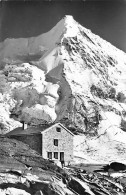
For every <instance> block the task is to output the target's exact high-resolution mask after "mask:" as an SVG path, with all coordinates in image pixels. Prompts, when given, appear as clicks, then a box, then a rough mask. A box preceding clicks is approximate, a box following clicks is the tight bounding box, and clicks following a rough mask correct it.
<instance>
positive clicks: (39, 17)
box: [0, 0, 126, 52]
mask: <svg viewBox="0 0 126 195" xmlns="http://www.w3.org/2000/svg"><path fill="white" fill-rule="evenodd" d="M65 15H72V16H73V17H74V19H75V20H76V21H78V22H79V23H80V24H81V25H83V26H84V27H86V28H88V29H90V30H91V31H92V32H93V33H95V34H97V35H99V36H100V37H102V38H104V39H105V40H107V41H109V42H111V43H112V44H113V45H115V46H116V47H117V48H120V49H121V50H123V51H125V52H126V1H123V0H122V1H121V0H118V1H116V0H115V1H114V0H113V1H103V0H101V1H95V0H94V1H79V0H78V1H77V0H70V1H67V0H59V1H54V0H52V1H51V0H50V1H41V2H40V1H36V2H34V1H32V2H31V1H24V2H21V1H15V2H13V1H12V2H1V3H0V41H3V40H5V39H6V38H19V37H32V36H37V35H40V34H42V33H45V32H47V31H49V30H50V29H51V28H52V27H53V26H55V25H56V23H57V22H58V21H59V20H61V19H62V18H63V17H64V16H65Z"/></svg>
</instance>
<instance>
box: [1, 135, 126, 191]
mask: <svg viewBox="0 0 126 195" xmlns="http://www.w3.org/2000/svg"><path fill="white" fill-rule="evenodd" d="M93 166H94V169H93ZM93 166H92V165H88V166H87V165H85V164H80V165H79V164H78V165H71V166H69V167H65V168H64V169H62V168H60V167H58V166H57V165H56V164H55V163H54V162H52V161H50V160H45V159H43V158H42V157H41V156H40V155H39V154H37V153H36V152H35V151H34V150H32V149H30V148H29V146H28V145H26V144H23V143H22V142H19V141H17V140H14V139H8V138H5V137H0V194H1V195H12V194H13V195H21V194H22V195H52V194H55V195H81V194H86V195H95V194H99V195H108V194H114V195H119V194H121V195H123V194H124V195H125V194H126V185H125V178H126V174H125V168H126V165H124V164H122V163H117V162H113V163H111V164H110V165H106V166H102V165H101V169H99V172H98V165H96V167H95V165H93ZM99 166H100V165H99ZM108 167H109V169H111V170H110V171H108V170H105V169H106V168H108ZM120 170H123V171H124V172H119V171H120ZM115 171H117V172H115Z"/></svg>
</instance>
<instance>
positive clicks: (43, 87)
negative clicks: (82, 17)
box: [0, 16, 126, 159]
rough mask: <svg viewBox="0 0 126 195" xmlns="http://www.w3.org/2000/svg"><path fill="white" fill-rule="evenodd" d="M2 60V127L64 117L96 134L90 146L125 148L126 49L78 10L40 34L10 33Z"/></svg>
mask: <svg viewBox="0 0 126 195" xmlns="http://www.w3.org/2000/svg"><path fill="white" fill-rule="evenodd" d="M0 64H1V70H0V101H1V103H0V110H1V112H0V125H1V133H5V132H8V131H11V130H12V129H13V128H15V127H18V126H21V125H22V124H21V122H22V121H24V122H26V123H28V124H29V125H45V124H47V123H49V124H51V123H55V122H61V123H63V124H64V125H65V126H66V127H67V128H69V129H71V131H74V132H80V133H83V134H85V136H88V137H90V139H88V143H86V146H87V148H85V151H86V150H87V149H88V148H89V147H91V148H92V150H97V149H99V147H101V144H100V143H102V147H103V148H102V151H103V150H104V149H105V147H106V145H104V144H103V142H105V143H111V141H112V143H111V147H112V148H113V150H115V148H116V143H117V142H118V143H119V142H120V143H121V144H122V145H123V144H124V146H123V148H125V144H126V141H125V140H126V133H125V131H126V77H125V75H126V54H125V53H124V52H123V51H121V50H119V49H117V48H116V47H114V46H113V45H111V44H110V43H108V42H107V41H105V40H103V39H102V38H100V37H99V36H97V35H95V34H93V33H92V32H91V31H90V30H88V29H86V28H84V27H83V26H81V25H80V24H79V23H77V22H76V21H75V20H74V19H73V17H72V16H66V17H64V18H63V19H62V20H61V21H59V22H58V23H57V25H56V26H55V27H53V28H52V29H51V30H50V31H49V32H47V33H44V34H42V35H40V36H38V37H30V38H19V39H6V40H5V41H4V42H2V43H0ZM85 139H86V137H85ZM92 139H93V140H92ZM94 140H96V142H95V141H94ZM113 140H114V141H113ZM115 142H116V143H115ZM82 143H83V141H82ZM99 144H100V145H99ZM86 146H85V145H84V146H83V148H84V147H86ZM107 147H108V148H110V147H109V144H107ZM113 150H111V151H113ZM116 153H118V150H117V151H116ZM101 156H102V154H101ZM120 156H121V157H122V158H124V150H123V149H122V147H121V149H120ZM120 159H121V158H120Z"/></svg>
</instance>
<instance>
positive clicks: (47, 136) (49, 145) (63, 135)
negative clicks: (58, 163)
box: [42, 125, 73, 162]
mask: <svg viewBox="0 0 126 195" xmlns="http://www.w3.org/2000/svg"><path fill="white" fill-rule="evenodd" d="M56 127H60V128H61V132H57V131H56ZM42 139H43V142H42V148H43V151H42V156H43V157H44V158H47V152H52V159H53V160H56V159H55V158H54V152H58V160H60V152H64V160H65V162H69V161H71V160H72V159H73V135H71V134H70V133H69V132H68V131H66V130H65V129H64V128H63V127H61V126H60V125H57V126H52V128H51V129H50V130H48V131H44V132H43V133H42ZM54 139H58V146H55V145H54Z"/></svg>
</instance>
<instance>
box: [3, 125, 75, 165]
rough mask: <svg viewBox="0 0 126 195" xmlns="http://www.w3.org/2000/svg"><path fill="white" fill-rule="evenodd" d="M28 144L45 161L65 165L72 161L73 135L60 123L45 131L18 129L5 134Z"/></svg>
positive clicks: (31, 128)
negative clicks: (59, 162) (62, 162)
mask: <svg viewBox="0 0 126 195" xmlns="http://www.w3.org/2000/svg"><path fill="white" fill-rule="evenodd" d="M6 136H7V137H9V138H13V139H17V140H19V141H22V142H24V143H25V144H28V145H29V146H30V148H32V149H34V150H36V151H37V152H38V153H39V154H40V155H42V157H43V158H45V159H52V160H55V161H64V162H65V164H67V163H69V162H71V161H72V159H73V138H74V134H73V133H72V132H71V131H69V130H68V129H67V128H66V127H64V126H63V125H62V124H61V123H56V124H54V125H52V126H50V127H48V128H46V129H44V127H43V126H39V127H33V126H32V127H28V128H27V127H26V126H25V125H23V127H19V128H16V129H14V130H13V131H11V132H9V133H7V134H6Z"/></svg>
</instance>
